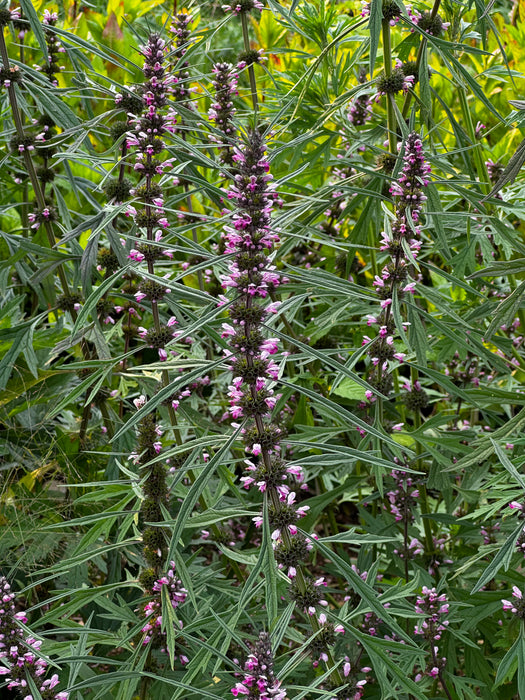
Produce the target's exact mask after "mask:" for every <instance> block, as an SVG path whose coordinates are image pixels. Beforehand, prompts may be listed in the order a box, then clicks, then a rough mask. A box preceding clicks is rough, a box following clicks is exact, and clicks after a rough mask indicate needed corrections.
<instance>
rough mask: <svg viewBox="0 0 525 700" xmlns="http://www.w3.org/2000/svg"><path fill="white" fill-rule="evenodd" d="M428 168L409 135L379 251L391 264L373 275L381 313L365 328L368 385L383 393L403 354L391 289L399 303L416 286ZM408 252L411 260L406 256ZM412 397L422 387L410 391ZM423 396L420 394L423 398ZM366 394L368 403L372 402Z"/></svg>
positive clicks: (414, 136) (417, 143)
mask: <svg viewBox="0 0 525 700" xmlns="http://www.w3.org/2000/svg"><path fill="white" fill-rule="evenodd" d="M429 174H430V166H429V164H428V163H427V162H426V160H425V156H424V153H423V145H422V142H421V138H420V136H419V134H417V133H416V132H412V133H411V134H409V136H408V137H407V139H406V141H405V144H404V157H403V169H402V172H401V174H400V176H399V178H398V181H397V182H395V183H393V184H392V186H391V188H390V192H391V193H392V195H393V197H394V198H395V218H394V221H393V222H392V224H391V231H390V232H386V231H385V232H383V233H382V240H381V246H380V250H381V251H384V252H387V253H388V255H389V256H390V263H389V264H387V265H385V266H384V267H383V269H382V270H381V274H380V275H376V278H375V280H374V282H373V285H374V287H375V289H376V292H377V295H378V297H379V303H380V306H381V313H380V314H378V315H372V314H371V315H369V316H368V325H378V326H379V332H378V335H377V336H376V337H375V338H373V339H371V338H369V337H368V336H365V338H364V340H363V344H368V343H370V350H369V354H370V356H371V358H372V364H373V366H374V367H375V368H376V372H375V375H376V376H375V377H373V378H372V379H371V383H372V384H373V385H374V386H375V387H376V388H377V389H379V390H380V391H381V392H382V393H384V394H388V393H389V392H390V390H391V386H392V380H391V377H390V365H389V363H390V362H391V361H392V360H397V361H398V362H402V361H403V359H404V354H403V353H399V352H397V351H396V348H395V345H394V331H395V324H394V322H393V318H392V314H391V305H392V297H393V293H394V289H396V290H397V295H398V299H402V298H403V296H404V295H405V294H413V293H414V291H415V285H416V283H415V282H414V281H409V279H408V277H409V269H410V264H411V259H412V258H415V257H416V256H417V254H418V252H419V249H420V248H421V241H420V240H419V236H420V231H421V229H420V226H419V218H420V214H421V211H422V208H423V204H424V202H425V201H426V197H425V195H424V194H423V190H424V188H425V187H426V186H427V185H428V184H429V177H428V176H429ZM407 249H408V250H409V251H410V256H411V257H409V256H408V255H407ZM412 389H413V390H414V397H415V396H416V393H417V391H419V390H420V389H421V387H420V386H419V387H415V386H414V387H411V390H412ZM423 394H424V392H422V393H421V395H422V396H423ZM372 396H373V394H372V392H367V399H369V400H370V399H372Z"/></svg>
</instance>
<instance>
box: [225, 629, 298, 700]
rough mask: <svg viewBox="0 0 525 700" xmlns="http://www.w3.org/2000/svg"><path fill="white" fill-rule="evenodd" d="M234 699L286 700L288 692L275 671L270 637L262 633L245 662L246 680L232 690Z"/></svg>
mask: <svg viewBox="0 0 525 700" xmlns="http://www.w3.org/2000/svg"><path fill="white" fill-rule="evenodd" d="M231 692H232V694H233V696H234V697H239V696H241V697H242V696H244V697H246V698H247V700H259V699H260V700H285V698H286V690H285V689H284V688H281V681H279V680H278V679H277V678H276V677H275V674H274V670H273V654H272V648H271V644H270V637H269V635H268V634H267V633H266V632H261V633H260V635H259V639H258V641H257V642H256V644H255V646H254V649H253V653H252V654H250V655H249V656H248V658H247V659H246V661H245V662H244V678H243V679H242V681H239V682H238V683H236V684H235V686H234V687H233V688H232V690H231Z"/></svg>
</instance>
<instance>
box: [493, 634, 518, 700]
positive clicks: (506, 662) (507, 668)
mask: <svg viewBox="0 0 525 700" xmlns="http://www.w3.org/2000/svg"><path fill="white" fill-rule="evenodd" d="M522 643H523V641H522V636H521V635H520V636H519V637H518V638H517V639H516V641H515V642H514V644H513V645H512V646H511V648H510V649H509V650H508V652H507V653H506V654H505V656H504V657H503V659H502V660H501V661H500V664H499V666H498V671H497V673H496V679H495V681H494V688H497V687H498V685H501V684H502V683H505V682H507V681H511V680H512V678H513V677H514V674H515V673H516V669H517V666H518V656H519V654H520V652H521V654H522V655H523V654H524V652H523V651H522ZM524 697H525V696H524Z"/></svg>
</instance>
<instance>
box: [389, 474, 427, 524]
mask: <svg viewBox="0 0 525 700" xmlns="http://www.w3.org/2000/svg"><path fill="white" fill-rule="evenodd" d="M390 476H391V477H392V478H393V479H394V483H395V486H394V488H393V489H390V490H389V491H387V493H386V497H387V498H388V507H389V509H390V512H391V513H392V515H393V516H394V518H395V519H396V522H409V523H411V522H413V521H414V515H413V512H412V511H413V509H414V506H415V505H416V503H417V499H418V498H419V491H418V489H417V488H415V487H414V480H413V479H412V478H411V477H410V476H408V475H407V474H406V473H405V472H402V471H399V470H397V469H394V470H393V471H392V472H391V473H390Z"/></svg>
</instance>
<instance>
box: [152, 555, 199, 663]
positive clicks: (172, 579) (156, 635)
mask: <svg viewBox="0 0 525 700" xmlns="http://www.w3.org/2000/svg"><path fill="white" fill-rule="evenodd" d="M163 588H166V590H167V593H168V598H169V601H170V603H171V606H172V608H173V609H174V610H175V609H176V608H178V607H179V605H182V603H184V601H185V600H186V598H187V596H188V592H187V590H186V589H185V588H184V586H183V585H182V581H180V579H178V578H177V576H176V574H175V562H174V561H171V562H170V569H169V570H168V572H167V573H166V574H165V575H164V576H161V577H160V578H157V579H155V580H154V582H153V583H152V584H151V586H150V593H151V595H152V598H151V599H150V600H149V601H148V602H147V603H146V604H145V605H144V607H143V609H142V611H143V614H144V616H145V618H146V620H145V623H144V626H143V627H142V632H143V633H144V638H143V640H142V643H143V644H144V645H146V644H150V643H153V645H154V646H158V645H159V644H160V643H162V641H163V639H164V634H163V633H162V632H161V627H162V589H163ZM181 626H182V624H181ZM179 661H180V662H181V663H182V664H183V665H184V664H187V663H188V658H187V657H186V656H184V655H182V654H181V655H179Z"/></svg>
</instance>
